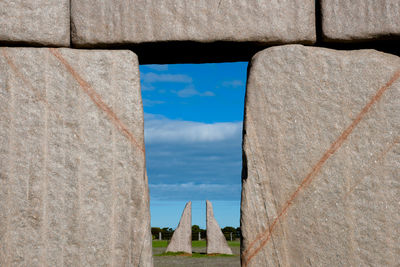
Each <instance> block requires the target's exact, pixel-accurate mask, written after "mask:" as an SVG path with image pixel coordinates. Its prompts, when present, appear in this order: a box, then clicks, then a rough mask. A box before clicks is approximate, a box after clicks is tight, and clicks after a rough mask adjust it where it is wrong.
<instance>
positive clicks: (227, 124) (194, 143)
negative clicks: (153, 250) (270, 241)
mask: <svg viewBox="0 0 400 267" xmlns="http://www.w3.org/2000/svg"><path fill="white" fill-rule="evenodd" d="M246 69H247V63H243V62H242V63H222V64H177V65H143V66H140V72H141V74H140V75H141V87H142V98H143V106H144V112H145V142H146V154H147V155H146V157H147V172H148V176H149V186H150V198H151V200H150V209H151V216H152V226H153V227H172V228H176V226H177V224H178V222H179V218H180V215H181V213H182V210H183V208H184V206H185V203H186V202H187V201H192V202H193V204H192V209H193V210H192V213H193V214H192V215H193V218H192V219H193V224H197V225H200V226H201V227H203V228H205V223H206V221H205V200H206V199H208V200H210V201H212V202H213V206H214V213H215V217H216V218H217V220H218V222H219V224H220V226H221V227H224V226H228V225H229V226H235V227H238V226H239V214H240V183H241V181H240V174H241V168H242V158H241V157H242V153H241V136H242V120H243V106H244V93H245V83H246Z"/></svg>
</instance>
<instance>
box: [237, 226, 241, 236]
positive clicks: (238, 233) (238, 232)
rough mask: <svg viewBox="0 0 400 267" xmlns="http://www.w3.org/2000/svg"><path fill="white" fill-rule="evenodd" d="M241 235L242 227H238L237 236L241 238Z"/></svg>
mask: <svg viewBox="0 0 400 267" xmlns="http://www.w3.org/2000/svg"><path fill="white" fill-rule="evenodd" d="M241 235H242V231H241V230H240V227H238V228H236V237H237V238H240V236H241Z"/></svg>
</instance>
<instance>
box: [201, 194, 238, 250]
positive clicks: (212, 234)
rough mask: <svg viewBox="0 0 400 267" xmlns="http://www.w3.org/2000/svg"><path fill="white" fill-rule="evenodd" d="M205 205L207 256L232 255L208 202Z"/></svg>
mask: <svg viewBox="0 0 400 267" xmlns="http://www.w3.org/2000/svg"><path fill="white" fill-rule="evenodd" d="M206 205H207V254H233V253H232V250H231V248H230V247H229V246H228V242H226V239H225V237H224V234H223V233H222V231H221V228H220V227H219V225H218V222H217V220H215V218H214V211H213V207H212V204H211V202H210V201H208V200H207V201H206Z"/></svg>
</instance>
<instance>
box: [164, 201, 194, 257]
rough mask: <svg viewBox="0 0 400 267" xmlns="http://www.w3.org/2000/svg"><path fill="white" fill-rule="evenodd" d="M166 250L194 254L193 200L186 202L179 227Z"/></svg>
mask: <svg viewBox="0 0 400 267" xmlns="http://www.w3.org/2000/svg"><path fill="white" fill-rule="evenodd" d="M166 252H185V253H187V254H192V202H191V201H189V202H188V203H186V206H185V209H184V210H183V212H182V216H181V219H180V221H179V224H178V227H176V229H175V231H174V234H173V235H172V238H171V241H170V242H169V244H168V247H167V249H166Z"/></svg>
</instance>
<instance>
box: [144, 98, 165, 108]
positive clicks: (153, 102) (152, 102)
mask: <svg viewBox="0 0 400 267" xmlns="http://www.w3.org/2000/svg"><path fill="white" fill-rule="evenodd" d="M164 103H165V102H164V101H161V100H150V99H143V106H145V107H153V106H155V105H159V104H164Z"/></svg>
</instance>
